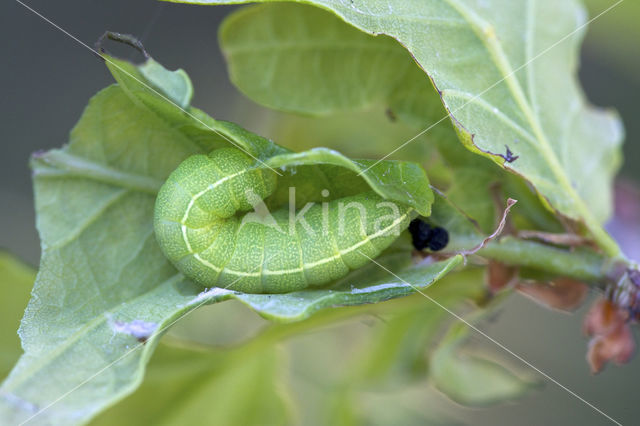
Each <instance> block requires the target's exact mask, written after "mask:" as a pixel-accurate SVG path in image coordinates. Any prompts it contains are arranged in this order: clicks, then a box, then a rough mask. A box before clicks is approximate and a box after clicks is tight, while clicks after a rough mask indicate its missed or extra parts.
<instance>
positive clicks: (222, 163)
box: [154, 148, 415, 293]
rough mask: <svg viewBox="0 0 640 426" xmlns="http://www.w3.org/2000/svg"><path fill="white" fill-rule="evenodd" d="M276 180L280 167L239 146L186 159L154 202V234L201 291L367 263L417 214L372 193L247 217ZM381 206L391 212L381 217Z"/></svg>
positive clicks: (264, 284)
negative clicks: (264, 217)
mask: <svg viewBox="0 0 640 426" xmlns="http://www.w3.org/2000/svg"><path fill="white" fill-rule="evenodd" d="M277 183H278V176H277V175H276V173H275V172H274V171H272V170H270V169H265V168H260V167H258V166H257V165H256V162H255V161H254V160H253V159H251V158H250V157H248V156H247V155H245V154H244V153H242V152H241V151H239V150H237V149H234V148H221V149H217V150H214V151H212V152H211V153H209V154H208V155H194V156H191V157H189V158H187V159H186V160H185V161H183V162H182V163H181V164H180V165H179V166H178V168H177V169H176V170H175V171H174V172H173V173H172V174H171V175H170V176H169V178H168V179H167V181H166V182H165V183H164V185H163V186H162V188H161V189H160V192H159V194H158V198H157V201H156V206H155V214H154V230H155V234H156V238H157V241H158V243H159V245H160V247H161V249H162V251H163V252H164V254H165V255H166V256H167V258H168V259H169V260H170V261H171V262H172V263H173V264H174V265H175V266H176V268H178V270H180V271H181V272H182V273H183V274H184V275H186V276H187V277H189V278H191V279H192V280H194V281H195V282H197V283H199V284H200V285H202V286H203V287H222V288H230V289H233V290H238V291H243V292H246V293H284V292H290V291H295V290H300V289H303V288H306V287H309V286H321V285H324V284H327V283H328V282H330V281H332V280H335V279H337V278H340V277H343V276H344V275H346V274H347V273H348V272H349V270H352V269H357V268H360V267H362V266H363V265H365V264H366V263H368V262H369V258H375V257H376V256H378V255H379V254H380V253H381V252H382V251H383V250H384V249H385V248H387V247H388V246H389V245H390V244H391V243H392V242H393V241H394V240H395V239H396V238H397V237H398V235H399V234H400V232H401V231H402V230H404V229H406V228H407V226H408V225H409V222H410V221H411V219H412V218H413V217H414V216H415V212H414V210H413V209H412V208H410V207H408V206H403V205H400V204H397V203H391V202H390V201H387V200H385V199H384V198H382V197H381V196H379V195H377V194H376V193H374V192H373V191H370V192H366V193H363V194H358V195H354V196H347V197H343V198H340V199H334V200H331V201H329V202H326V203H322V205H319V204H314V205H312V206H310V207H309V208H308V210H307V211H306V212H305V215H304V219H305V220H306V223H303V222H302V221H300V222H298V221H295V222H294V223H293V224H292V221H291V215H290V210H289V207H284V208H279V209H277V210H276V211H275V212H271V216H270V217H269V220H270V221H261V220H247V219H248V218H250V217H249V216H247V214H249V213H250V211H251V210H253V208H254V206H255V205H256V201H257V202H259V201H261V200H264V199H267V198H268V197H269V196H270V195H271V194H272V193H273V192H274V191H275V189H276V186H277ZM252 198H253V199H252ZM381 203H382V205H383V206H384V207H388V208H391V210H394V214H388V215H386V216H384V217H381V214H380V213H381ZM392 207H393V208H392ZM256 211H257V209H256ZM363 212H364V213H366V217H367V218H368V219H366V218H363V217H362V216H363V214H362V213H363ZM254 216H256V214H255V213H253V216H251V217H254ZM372 218H373V219H374V220H372ZM306 225H308V226H306Z"/></svg>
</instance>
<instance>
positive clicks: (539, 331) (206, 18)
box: [0, 0, 640, 425]
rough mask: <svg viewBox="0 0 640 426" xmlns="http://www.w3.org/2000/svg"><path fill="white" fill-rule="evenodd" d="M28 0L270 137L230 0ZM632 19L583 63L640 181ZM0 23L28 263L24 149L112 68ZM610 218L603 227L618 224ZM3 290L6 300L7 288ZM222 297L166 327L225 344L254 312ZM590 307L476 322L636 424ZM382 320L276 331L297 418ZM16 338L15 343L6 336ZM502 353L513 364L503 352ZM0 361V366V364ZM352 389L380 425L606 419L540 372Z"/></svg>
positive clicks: (593, 32) (630, 10)
mask: <svg viewBox="0 0 640 426" xmlns="http://www.w3.org/2000/svg"><path fill="white" fill-rule="evenodd" d="M518 1H520V0H518ZM613 3H614V1H610V0H589V1H588V2H587V4H588V7H589V11H590V14H591V15H592V16H595V15H597V14H598V13H600V12H601V11H603V10H605V9H606V8H607V7H609V6H610V5H612V4H613ZM28 4H29V5H30V6H32V7H34V8H35V9H36V10H38V11H39V12H41V13H42V14H43V15H44V16H46V17H48V18H49V19H51V20H52V21H53V22H55V23H57V24H58V25H60V26H61V27H62V28H64V29H66V30H67V31H69V32H70V33H71V34H73V35H75V36H77V37H78V38H79V39H80V40H82V41H84V42H85V43H87V44H89V45H92V44H93V42H94V41H95V40H97V38H98V37H99V36H100V34H102V32H103V31H104V30H113V31H119V32H124V33H131V34H135V35H137V36H139V37H140V38H141V39H142V40H143V42H144V43H145V46H146V48H147V49H148V50H149V51H150V52H151V54H152V55H153V56H154V57H155V58H156V59H158V60H159V61H160V62H162V63H163V64H164V65H166V66H167V67H168V68H177V67H181V68H184V69H185V70H186V71H187V72H188V73H189V75H190V77H191V78H192V80H193V82H194V86H195V97H194V101H193V104H194V105H196V106H198V107H200V108H202V109H204V110H205V111H207V112H208V113H209V114H211V115H212V116H213V117H216V118H220V119H226V120H232V121H236V122H238V123H240V124H241V125H243V126H245V127H247V128H249V129H251V130H254V131H256V132H259V133H267V134H266V136H271V135H270V134H268V132H269V129H270V127H269V125H268V123H269V120H270V113H269V112H266V111H264V110H263V109H261V108H258V107H255V106H253V105H252V104H251V103H250V102H249V101H248V100H246V99H244V98H242V97H241V96H240V95H239V94H238V92H237V91H236V90H235V89H234V88H233V87H232V86H231V84H230V83H229V81H228V78H227V74H226V70H225V66H224V63H223V60H222V57H221V55H220V52H219V49H218V46H217V39H216V33H217V28H218V26H219V24H220V22H221V20H222V19H223V17H224V16H225V15H226V14H228V13H229V12H230V11H231V10H232V8H231V7H215V8H214V7H195V6H186V5H176V4H166V3H160V2H157V1H153V0H138V1H136V2H131V1H126V0H110V1H104V0H92V1H88V0H84V1H80V0H73V1H71V0H70V1H66V2H64V3H60V2H56V3H52V2H47V1H44V0H38V1H36V0H31V1H29V2H28ZM638 19H640V3H638V2H637V1H633V0H626V1H624V2H623V3H622V4H620V5H619V6H617V7H616V8H614V9H613V10H612V11H611V12H609V13H607V14H605V15H604V16H602V17H601V18H599V19H598V20H597V21H595V22H594V23H593V24H592V26H591V27H590V30H589V34H588V37H587V40H586V43H585V46H584V48H583V51H582V68H581V72H580V78H581V80H582V82H583V84H584V86H585V90H586V92H587V96H588V98H589V99H590V100H591V101H592V102H593V103H595V104H597V105H601V106H614V107H615V108H617V109H618V110H619V111H620V113H621V115H622V117H623V120H624V122H625V125H626V129H627V140H626V144H625V165H624V168H623V170H622V174H621V175H622V177H623V178H624V179H626V180H629V181H633V182H636V183H637V182H640V168H639V167H638V166H637V164H638V161H639V160H640V145H639V144H638V138H640V120H638V119H637V118H636V117H637V116H638V115H639V113H640V106H638V105H639V104H638V101H637V99H638V94H640V26H638V24H637V22H638ZM0 31H2V32H3V34H2V37H0V46H1V49H2V50H1V51H2V52H3V56H4V61H3V67H2V68H1V69H0V73H1V75H0V77H1V79H0V81H2V82H3V93H2V96H1V97H0V99H1V103H0V108H1V110H2V111H1V115H0V116H1V117H2V123H3V125H2V142H1V143H2V150H1V155H0V200H2V202H1V203H0V223H1V224H2V225H0V226H1V227H2V228H1V230H0V247H3V248H6V249H8V250H10V251H11V252H12V253H15V254H16V255H18V256H19V257H20V258H22V259H25V260H26V261H27V262H29V263H31V264H33V265H37V263H38V258H39V250H40V249H39V243H38V237H37V232H36V230H35V227H34V221H35V218H34V214H33V201H32V195H33V194H32V189H31V180H30V171H29V168H28V166H27V161H28V158H29V155H30V154H31V153H32V152H34V151H37V150H46V149H51V148H54V147H58V146H60V145H62V144H64V143H65V142H66V141H67V136H68V133H69V130H70V129H71V127H72V126H73V125H74V124H75V122H76V121H77V119H78V117H79V115H80V113H81V112H82V109H83V108H84V106H85V105H86V102H87V100H88V99H89V97H91V96H92V95H93V94H94V93H95V92H96V91H98V90H99V89H101V88H102V87H104V86H106V85H108V84H111V83H112V79H111V76H110V75H109V73H108V72H107V70H106V68H105V67H104V66H103V64H102V62H101V61H100V60H99V59H98V58H96V57H95V56H94V55H93V54H92V53H91V52H90V51H89V50H87V49H86V48H85V47H83V46H81V45H80V44H78V43H77V42H76V41H73V40H72V39H71V38H69V37H68V36H67V35H65V34H63V33H62V32H60V31H59V30H57V29H55V28H53V27H52V26H51V25H50V24H48V23H46V22H45V21H43V20H42V19H41V18H39V17H37V16H36V15H34V14H33V13H31V12H29V11H28V10H26V9H25V8H24V7H23V6H21V5H20V4H18V3H16V2H13V1H5V2H2V4H1V5H0ZM116 53H117V52H116ZM127 54H128V53H127ZM614 225H615V224H614ZM614 225H612V227H611V229H612V231H617V232H620V229H619V227H616V226H614ZM635 226H636V228H635V229H630V230H629V229H627V230H626V231H628V232H621V233H620V234H619V238H620V239H621V240H622V239H624V238H625V235H624V234H629V233H630V234H631V235H632V236H633V235H634V234H633V232H634V231H635V232H639V230H640V226H639V225H638V223H635ZM623 231H624V229H623ZM636 236H637V234H636ZM626 240H629V244H630V245H628V246H627V247H626V251H627V253H628V254H630V255H632V256H635V258H639V257H640V255H639V254H640V251H639V248H638V245H639V244H640V237H638V238H635V237H632V238H628V235H626ZM634 244H635V245H634ZM20 273H22V272H20ZM12 276H13V275H12ZM5 277H6V276H5ZM3 278H4V277H3ZM18 290H19V291H18V292H17V293H16V296H15V297H16V299H15V300H14V299H12V300H14V301H12V302H11V304H12V306H13V307H16V306H19V305H20V304H21V303H22V304H24V303H26V294H27V292H28V288H20V289H18ZM18 293H19V294H18ZM2 301H3V303H6V302H7V299H6V298H5V299H4V300H2ZM425 303H428V302H427V301H425ZM224 305H225V306H224V307H223V305H220V306H215V307H210V308H207V309H203V310H201V311H199V312H197V313H196V314H194V315H192V316H190V317H189V318H187V319H185V320H184V321H183V322H182V323H181V324H180V325H179V329H178V330H175V331H174V334H176V335H180V336H182V337H184V336H188V337H193V336H200V337H199V338H200V339H204V340H206V341H215V342H216V343H219V344H225V343H229V342H232V341H237V339H238V333H243V334H244V335H245V336H246V335H250V334H251V332H252V330H255V329H256V327H259V326H261V325H263V322H262V320H260V319H258V318H256V317H255V315H254V314H252V313H250V312H248V311H245V310H244V309H243V308H239V307H237V306H235V305H233V303H232V302H227V303H225V304H224ZM587 306H588V304H586V305H585V307H583V308H582V309H581V310H580V311H579V312H578V313H576V314H573V315H566V314H561V313H558V312H553V311H549V310H546V309H544V308H541V307H539V306H537V305H535V304H533V303H532V302H530V301H529V300H527V299H525V298H523V297H522V296H519V295H515V296H513V297H511V298H510V299H509V301H508V302H507V303H506V304H504V305H503V306H502V308H501V309H500V312H499V315H497V316H496V317H495V318H493V320H491V321H486V322H484V323H482V324H481V327H482V328H483V329H484V330H485V331H487V333H488V334H489V335H491V336H492V337H494V338H496V339H497V340H498V341H500V342H501V343H503V344H504V345H505V346H506V347H508V348H509V349H511V350H512V351H514V352H515V353H517V354H519V355H521V356H523V357H524V358H525V359H527V360H528V361H530V362H531V363H532V364H533V365H535V366H536V367H538V368H540V369H541V370H543V371H545V372H546V373H547V374H549V375H550V376H552V377H554V378H555V379H556V380H558V381H559V382H560V383H562V384H563V385H565V386H567V387H568V388H569V389H571V390H573V391H575V392H576V393H577V394H579V395H581V396H582V397H584V398H585V399H586V400H588V401H590V402H591V403H593V404H594V405H596V406H597V407H598V408H600V409H601V410H603V411H604V412H606V413H607V414H609V415H611V416H612V417H614V418H615V419H617V420H619V421H621V422H622V423H623V424H635V423H637V417H638V416H640V407H638V405H637V402H636V401H637V393H636V392H637V391H636V389H637V386H636V378H638V377H640V361H638V360H634V361H633V362H632V363H631V364H630V365H627V366H624V367H622V368H620V367H609V368H607V369H606V371H605V372H604V373H603V374H601V375H598V376H592V375H590V373H589V369H588V366H587V364H586V362H585V361H584V354H585V351H586V344H587V341H586V339H584V338H583V337H582V335H581V318H582V315H583V314H584V312H585V310H586V308H587ZM433 309H437V308H436V307H433ZM19 311H20V309H14V310H13V311H8V310H7V309H3V311H2V315H3V316H2V317H0V320H1V321H2V324H3V328H4V327H7V326H6V324H7V322H6V321H9V320H10V319H11V318H12V319H11V321H13V322H11V325H10V326H11V327H14V328H15V327H17V321H18V318H17V317H16V316H17V315H18V314H19ZM5 317H6V318H7V319H6V320H5ZM232 322H233V324H231V323H232ZM211 323H216V324H220V325H222V327H218V329H219V330H220V329H222V330H227V333H226V334H225V333H221V332H217V333H213V332H209V334H210V335H207V333H206V332H207V330H210V328H211V327H209V324H211ZM381 327H384V323H383V322H381V321H380V320H379V319H376V318H375V317H371V318H369V317H367V318H360V319H358V320H356V321H350V322H347V323H344V322H343V323H338V324H336V325H335V326H332V327H329V328H323V329H321V330H319V331H317V332H314V333H313V334H303V335H301V336H299V337H296V338H294V339H291V340H289V341H287V343H286V344H285V345H284V346H286V349H288V351H287V352H288V353H289V354H290V355H289V359H288V362H287V364H286V365H285V366H284V367H283V368H285V370H286V371H287V375H288V379H287V381H288V383H289V385H290V386H291V387H292V388H293V389H294V392H293V395H294V397H295V398H294V400H293V401H292V402H291V404H292V405H293V406H295V407H296V408H295V411H296V412H297V413H298V419H299V420H301V421H304V423H313V420H314V418H315V419H316V421H317V419H318V418H320V415H316V413H314V410H317V409H318V406H319V405H318V402H319V401H322V400H327V401H332V400H335V402H336V404H338V405H339V400H340V389H338V388H336V386H335V384H336V382H337V377H339V376H340V375H341V374H343V373H344V371H345V369H347V368H348V367H349V365H350V364H347V363H346V361H345V360H347V359H349V360H350V359H351V357H350V356H349V355H350V354H352V353H353V352H354V351H356V350H357V348H358V347H360V346H361V345H364V344H365V343H364V342H365V341H366V338H367V336H368V335H370V334H371V333H373V332H374V331H375V330H377V329H379V328H381ZM5 332H7V335H9V334H12V333H13V332H12V330H9V329H4V330H3V333H5ZM203 333H204V334H203ZM3 336H4V335H3ZM473 343H474V344H475V345H476V347H479V348H481V349H486V351H487V352H490V353H493V354H495V353H499V349H497V348H496V347H495V346H493V345H492V344H491V343H490V342H488V341H486V340H485V339H483V338H482V337H481V336H473ZM13 344H14V345H15V344H17V338H15V336H14V342H13ZM359 345H360V346H359ZM0 351H2V355H3V357H2V359H3V360H4V359H5V358H7V360H8V359H9V358H10V357H11V356H12V353H13V352H15V351H12V350H11V348H9V349H6V348H5V347H0ZM500 355H501V358H502V359H507V360H509V361H510V363H511V364H513V365H518V362H517V361H516V360H514V359H510V358H509V356H508V355H507V354H505V353H500ZM7 360H5V361H4V362H5V364H6V362H8V361H7ZM522 368H525V367H524V366H522ZM3 372H4V371H3V370H0V375H2V373H3ZM361 397H362V398H361V401H362V404H363V406H362V407H361V408H362V409H364V410H367V411H370V412H371V413H378V414H377V418H378V419H379V420H380V423H381V424H389V422H390V421H393V420H395V421H401V419H404V420H405V421H406V422H416V423H417V422H420V423H424V422H430V421H432V420H434V419H440V418H448V419H454V420H456V421H457V422H460V423H467V424H480V425H484V424H486V425H489V424H514V423H516V422H517V423H518V424H541V423H547V424H566V423H582V424H594V425H596V424H607V423H608V421H607V420H606V419H605V418H604V417H602V416H601V415H599V414H598V413H596V412H595V411H593V410H592V409H591V408H589V407H588V406H586V405H585V404H584V403H582V402H580V401H579V400H577V399H576V398H574V397H573V396H571V395H570V394H568V393H567V392H566V391H565V390H562V389H560V388H559V387H558V386H556V385H554V384H552V383H550V382H545V386H544V388H542V389H541V390H538V391H536V392H533V393H531V394H529V395H528V396H526V397H525V398H523V399H521V400H518V401H517V402H513V403H507V404H502V405H499V406H496V407H492V408H486V409H468V408H461V407H457V406H455V405H454V404H452V403H450V402H449V401H448V400H446V399H445V398H444V397H443V396H441V395H439V394H438V393H437V392H436V391H434V390H433V389H431V388H430V387H429V386H428V384H426V383H424V382H416V383H411V384H410V385H407V386H406V387H404V388H402V390H398V389H375V390H370V391H369V390H366V391H362V395H361ZM320 406H322V405H320ZM334 408H335V407H334ZM336 410H337V411H336V412H339V410H338V409H336ZM385 419H388V421H385Z"/></svg>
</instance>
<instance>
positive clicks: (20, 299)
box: [0, 251, 36, 379]
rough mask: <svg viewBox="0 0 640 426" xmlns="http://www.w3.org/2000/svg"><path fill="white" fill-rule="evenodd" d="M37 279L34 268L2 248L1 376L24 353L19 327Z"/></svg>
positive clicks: (0, 260)
mask: <svg viewBox="0 0 640 426" xmlns="http://www.w3.org/2000/svg"><path fill="white" fill-rule="evenodd" d="M35 278H36V271H35V270H33V268H31V267H30V266H28V265H25V264H24V263H23V262H21V261H20V260H19V259H17V258H16V257H14V256H13V255H11V254H9V253H7V252H5V251H0V294H2V298H0V324H2V327H1V328H0V348H2V350H0V379H3V378H4V377H5V376H6V375H7V373H9V371H10V370H11V366H12V365H13V364H14V363H15V362H16V360H17V359H18V358H19V357H20V354H21V353H22V349H21V348H20V340H19V339H18V333H17V330H18V325H19V324H20V317H21V316H22V312H23V310H24V307H25V306H26V305H27V301H28V300H29V292H30V290H31V286H32V285H33V280H34V279H35Z"/></svg>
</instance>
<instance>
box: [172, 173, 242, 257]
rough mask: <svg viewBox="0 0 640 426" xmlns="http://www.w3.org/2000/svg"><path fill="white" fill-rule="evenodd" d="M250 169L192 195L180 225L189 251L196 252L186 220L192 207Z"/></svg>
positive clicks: (226, 177) (229, 176) (224, 178)
mask: <svg viewBox="0 0 640 426" xmlns="http://www.w3.org/2000/svg"><path fill="white" fill-rule="evenodd" d="M249 170H252V169H247V170H241V171H239V172H237V173H234V174H232V175H228V176H225V177H223V178H222V179H220V180H218V181H216V182H214V183H212V184H210V185H209V186H207V187H206V188H205V189H203V190H202V191H200V192H198V193H197V194H196V195H194V196H193V197H191V200H190V201H189V204H188V205H187V210H186V211H185V212H184V216H182V220H181V221H180V225H181V229H182V239H183V240H184V243H185V244H186V246H187V250H188V251H189V253H191V254H195V253H194V251H193V248H191V244H190V243H189V238H187V225H185V222H186V221H187V219H189V213H190V212H191V208H193V206H194V204H195V203H196V201H198V199H199V198H200V197H202V196H203V195H204V194H206V193H207V192H209V191H212V190H214V189H216V188H217V187H218V186H220V185H222V184H223V183H225V182H226V181H228V180H229V179H233V178H234V177H238V176H240V175H243V174H245V173H247V172H248V171H249ZM196 256H197V254H196ZM197 258H198V257H196V259H197Z"/></svg>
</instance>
